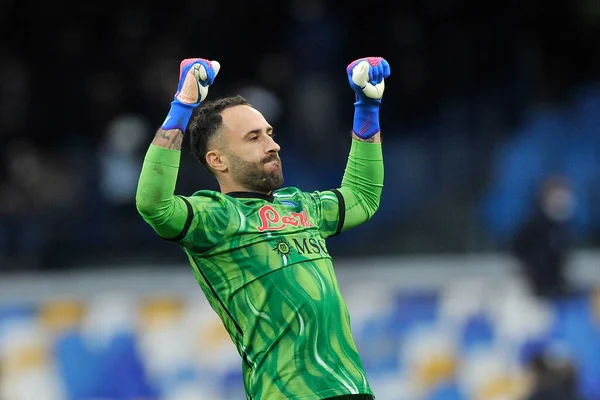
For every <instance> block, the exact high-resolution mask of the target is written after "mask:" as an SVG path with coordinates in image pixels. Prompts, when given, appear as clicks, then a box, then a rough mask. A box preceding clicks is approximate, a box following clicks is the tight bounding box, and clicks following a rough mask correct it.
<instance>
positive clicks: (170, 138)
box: [152, 129, 183, 150]
mask: <svg viewBox="0 0 600 400" xmlns="http://www.w3.org/2000/svg"><path fill="white" fill-rule="evenodd" d="M182 143H183V132H182V131H181V130H179V129H169V130H164V129H159V130H158V131H157V132H156V135H155V136H154V140H153V141H152V144H155V145H156V146H160V147H164V148H165V149H169V150H181V144H182Z"/></svg>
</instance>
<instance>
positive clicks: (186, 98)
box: [135, 58, 220, 240]
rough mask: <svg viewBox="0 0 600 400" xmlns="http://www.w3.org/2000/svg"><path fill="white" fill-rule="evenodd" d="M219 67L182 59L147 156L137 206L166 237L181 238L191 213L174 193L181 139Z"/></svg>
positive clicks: (141, 213)
mask: <svg viewBox="0 0 600 400" xmlns="http://www.w3.org/2000/svg"><path fill="white" fill-rule="evenodd" d="M219 68H220V65H219V63H218V62H216V61H212V62H211V61H208V60H204V59H201V58H195V59H186V60H183V61H182V62H181V65H180V71H179V85H178V86H177V92H176V93H175V96H174V100H173V102H172V103H171V109H170V110H169V114H168V115H167V117H166V118H165V120H164V122H163V124H162V126H161V127H160V128H159V129H158V131H157V133H156V136H155V137H154V140H153V141H152V143H151V144H150V147H149V148H148V151H147V153H146V156H145V158H144V163H143V166H142V172H141V174H140V179H139V181H138V187H137V193H136V197H135V201H136V207H137V210H138V212H139V213H140V215H141V216H142V218H144V220H145V221H146V222H147V223H148V224H150V226H152V228H153V229H154V230H155V231H156V232H157V233H158V234H159V235H160V236H161V237H163V238H165V239H169V240H179V239H181V238H180V234H181V233H182V232H184V231H185V229H184V228H185V227H186V225H188V224H189V222H190V218H191V217H192V213H191V212H190V211H191V205H190V204H189V202H188V201H187V200H186V199H185V198H183V197H178V196H175V194H174V193H175V184H176V183H177V175H178V172H179V161H180V157H181V143H182V141H183V136H184V133H185V130H186V128H187V125H188V122H189V120H190V117H191V115H192V112H193V111H194V109H195V108H197V107H198V106H199V105H200V103H201V102H202V101H203V100H204V99H205V98H206V95H207V94H208V87H209V86H210V85H212V83H213V81H214V78H215V76H216V75H217V73H218V72H219Z"/></svg>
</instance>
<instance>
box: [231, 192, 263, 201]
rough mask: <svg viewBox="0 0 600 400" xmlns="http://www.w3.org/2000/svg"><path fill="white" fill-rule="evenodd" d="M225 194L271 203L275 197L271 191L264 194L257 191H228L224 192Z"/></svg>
mask: <svg viewBox="0 0 600 400" xmlns="http://www.w3.org/2000/svg"><path fill="white" fill-rule="evenodd" d="M225 195H227V196H230V197H235V198H238V199H263V200H266V201H268V202H270V203H272V202H273V200H274V199H275V197H274V196H273V193H269V194H264V193H257V192H229V193H225Z"/></svg>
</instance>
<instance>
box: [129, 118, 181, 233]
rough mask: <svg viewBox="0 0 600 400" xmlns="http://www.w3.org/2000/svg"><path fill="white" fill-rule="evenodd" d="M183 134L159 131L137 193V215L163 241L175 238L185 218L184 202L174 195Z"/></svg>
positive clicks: (144, 165) (147, 156) (178, 131)
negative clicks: (162, 238)
mask: <svg viewBox="0 0 600 400" xmlns="http://www.w3.org/2000/svg"><path fill="white" fill-rule="evenodd" d="M182 141H183V132H182V131H181V130H180V129H168V130H164V129H159V130H158V131H157V133H156V136H155V137H154V140H153V141H152V144H151V145H150V148H149V149H148V152H147V153H146V157H145V158H144V164H143V166H142V172H141V174H140V179H139V182H138V188H137V193H136V199H135V200H136V206H137V209H138V212H139V213H140V215H141V216H142V217H143V218H144V220H146V222H148V223H149V224H150V225H151V226H152V227H153V228H154V230H155V231H156V232H157V233H158V234H159V235H160V236H162V237H165V238H173V237H176V236H177V235H178V234H179V233H180V232H181V230H182V229H183V226H184V225H185V221H186V219H187V217H188V211H187V207H186V205H185V204H184V203H183V200H181V199H180V198H177V197H176V196H175V195H174V192H175V185H176V183H177V174H178V172H179V161H180V156H181V143H182Z"/></svg>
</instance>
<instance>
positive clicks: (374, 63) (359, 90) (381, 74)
mask: <svg viewBox="0 0 600 400" xmlns="http://www.w3.org/2000/svg"><path fill="white" fill-rule="evenodd" d="M346 73H347V74H348V81H349V82H350V87H351V88H352V90H354V93H355V94H356V102H355V103H354V124H353V127H352V130H353V132H354V134H355V135H356V136H358V137H359V138H361V139H369V138H371V137H372V136H374V135H375V134H377V133H378V132H379V105H380V104H381V98H382V97H383V91H384V89H385V78H387V77H389V76H390V65H389V64H388V62H387V61H386V60H385V59H383V58H381V57H366V58H359V59H358V60H355V61H352V62H351V63H350V64H349V65H348V67H347V68H346Z"/></svg>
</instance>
